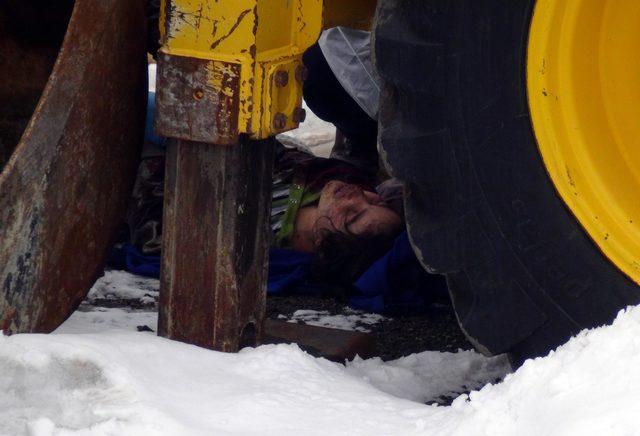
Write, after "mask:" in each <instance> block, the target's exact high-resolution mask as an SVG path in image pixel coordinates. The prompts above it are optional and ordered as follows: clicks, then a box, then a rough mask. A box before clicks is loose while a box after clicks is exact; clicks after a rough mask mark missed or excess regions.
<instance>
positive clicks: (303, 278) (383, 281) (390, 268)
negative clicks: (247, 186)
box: [109, 232, 446, 315]
mask: <svg viewBox="0 0 640 436" xmlns="http://www.w3.org/2000/svg"><path fill="white" fill-rule="evenodd" d="M311 261H312V256H311V255H310V254H307V253H301V252H297V251H294V250H290V249H283V248H271V250H270V251H269V282H268V286H267V292H268V294H270V295H286V294H317V293H318V292H319V290H320V289H323V288H324V289H326V286H324V287H323V286H317V285H316V286H314V284H313V283H310V282H309V278H310V277H309V271H310V267H311ZM109 263H110V264H111V265H112V266H114V267H116V268H123V269H126V270H128V271H131V272H132V273H135V274H139V275H143V276H148V277H159V275H160V256H146V255H144V254H142V253H140V252H139V251H138V250H137V249H136V248H135V247H133V246H131V245H124V246H122V247H120V248H116V249H114V250H113V252H112V253H111V256H110V259H109ZM441 297H446V285H445V283H444V279H443V278H442V277H440V276H434V275H431V274H427V273H426V272H425V271H424V270H423V268H422V266H421V265H420V263H419V262H418V260H417V259H416V257H415V255H414V253H413V250H412V249H411V245H410V244H409V237H408V236H407V234H406V232H404V233H402V234H401V235H400V236H398V238H396V240H395V242H394V245H393V247H392V248H391V250H389V252H388V253H387V254H386V255H384V256H383V257H382V258H380V259H379V260H378V261H376V262H375V263H374V264H373V265H371V267H370V268H369V269H368V270H367V271H366V272H365V273H364V274H363V275H362V276H361V277H360V278H359V279H358V280H357V281H356V282H355V283H354V289H353V293H352V295H351V297H350V300H349V306H351V307H353V308H354V309H359V310H364V311H367V312H375V313H384V314H390V315H406V314H413V313H419V312H422V311H424V310H425V309H426V308H427V307H428V306H429V305H430V304H431V303H432V302H433V301H434V300H435V299H438V298H441Z"/></svg>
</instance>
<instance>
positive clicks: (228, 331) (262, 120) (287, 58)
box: [155, 0, 322, 351]
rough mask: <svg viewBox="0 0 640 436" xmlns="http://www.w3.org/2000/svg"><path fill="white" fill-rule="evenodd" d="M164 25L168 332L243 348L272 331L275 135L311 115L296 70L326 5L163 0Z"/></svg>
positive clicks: (164, 322)
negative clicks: (267, 327)
mask: <svg viewBox="0 0 640 436" xmlns="http://www.w3.org/2000/svg"><path fill="white" fill-rule="evenodd" d="M161 22H162V24H161V27H160V29H161V40H162V47H161V49H160V51H159V53H158V78H157V92H156V117H155V122H156V130H157V132H158V133H159V134H160V135H162V136H165V137H168V138H173V139H171V145H170V146H169V150H168V154H167V171H166V176H165V182H166V186H165V216H164V224H163V225H164V228H163V238H164V241H163V260H162V272H161V292H160V319H159V327H158V332H159V334H160V335H162V336H165V337H168V338H171V339H177V340H180V341H184V342H190V343H193V344H197V345H201V346H204V347H208V348H213V349H216V350H221V351H235V350H237V349H238V348H239V347H241V346H243V345H254V344H255V343H256V342H259V341H260V337H261V335H262V320H263V318H264V310H265V298H266V296H265V294H266V292H265V291H266V289H265V287H266V280H267V250H268V238H267V236H268V232H269V228H268V226H269V209H270V202H271V201H270V200H271V196H270V192H271V170H272V165H273V161H272V160H273V152H274V147H273V140H272V139H266V138H269V137H272V136H274V135H276V134H277V133H280V132H282V131H284V130H290V129H293V128H296V127H297V126H298V123H299V122H300V121H301V120H302V118H303V117H302V114H303V112H302V109H301V105H302V77H303V75H302V74H300V75H299V76H300V79H298V78H297V77H298V75H296V71H298V70H300V71H301V69H302V59H301V58H302V53H303V52H304V51H305V50H306V49H307V48H308V47H310V46H311V45H312V44H313V43H314V42H315V41H316V40H317V38H318V36H319V34H320V30H321V26H322V2H318V1H316V0H313V1H306V0H305V1H301V2H298V1H296V2H291V1H287V0H277V1H274V0H215V1H214V0H170V1H169V0H164V1H163V3H162V9H161ZM273 29H278V30H277V31H274V30H273ZM285 78H286V80H285Z"/></svg>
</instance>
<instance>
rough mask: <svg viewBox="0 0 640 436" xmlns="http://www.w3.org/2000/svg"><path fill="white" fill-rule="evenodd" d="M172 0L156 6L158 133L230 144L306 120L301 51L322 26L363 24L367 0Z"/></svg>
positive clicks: (367, 20)
mask: <svg viewBox="0 0 640 436" xmlns="http://www.w3.org/2000/svg"><path fill="white" fill-rule="evenodd" d="M326 3H327V5H326V7H325V4H324V2H323V1H322V0H293V1H291V0H218V1H215V2H214V1H211V0H172V1H170V2H165V3H164V5H163V9H162V13H161V15H162V21H163V24H162V25H161V39H162V48H161V50H160V53H159V54H158V64H159V70H158V71H159V72H158V74H159V77H158V96H157V99H158V112H157V126H158V130H159V133H160V134H162V135H164V136H168V137H173V138H180V139H188V140H194V141H202V142H209V143H217V144H234V143H236V142H237V139H238V135H239V134H247V135H249V136H250V137H251V138H252V139H264V138H267V137H269V136H272V135H275V134H277V133H279V132H282V131H284V130H289V129H293V128H295V127H297V126H298V124H299V123H300V122H301V121H303V120H304V117H305V113H304V110H303V109H302V81H303V79H304V76H305V71H304V67H303V65H302V62H301V57H302V54H303V53H304V51H305V50H306V49H307V48H309V47H310V46H311V45H313V44H314V43H315V42H316V41H317V39H318V37H319V35H320V32H321V30H322V28H323V22H326V23H327V24H328V25H331V26H333V25H338V24H351V25H355V26H357V27H361V28H362V27H367V26H369V25H370V24H371V17H372V16H373V10H374V8H375V3H376V2H375V1H372V0H350V1H348V2H336V1H331V0H329V1H327V2H326Z"/></svg>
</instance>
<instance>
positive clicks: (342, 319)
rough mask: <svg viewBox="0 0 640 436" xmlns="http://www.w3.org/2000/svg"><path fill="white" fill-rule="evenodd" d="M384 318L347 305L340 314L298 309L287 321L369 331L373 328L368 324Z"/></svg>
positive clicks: (376, 322)
mask: <svg viewBox="0 0 640 436" xmlns="http://www.w3.org/2000/svg"><path fill="white" fill-rule="evenodd" d="M279 318H281V319H286V318H287V317H286V316H284V315H280V316H279ZM384 319H385V317H384V316H382V315H378V314H376V313H364V312H361V311H359V310H354V309H351V308H350V307H345V308H344V313H343V314H340V315H329V312H328V311H325V310H304V309H302V310H296V311H295V312H294V313H293V315H292V316H291V318H290V319H287V322H292V323H304V324H309V325H315V326H320V327H328V328H333V329H340V330H352V331H357V332H365V333H367V332H370V331H371V330H370V329H368V328H367V327H366V326H371V325H374V324H378V323H379V322H381V321H383V320H384Z"/></svg>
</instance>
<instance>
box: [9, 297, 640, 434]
mask: <svg viewBox="0 0 640 436" xmlns="http://www.w3.org/2000/svg"><path fill="white" fill-rule="evenodd" d="M466 353H469V355H466ZM469 357H471V359H470V358H469ZM451 359H453V360H451ZM458 359H460V360H458ZM463 361H466V362H468V364H469V366H468V367H467V368H462V369H463V371H462V373H460V374H459V376H460V377H463V378H464V377H467V376H468V375H469V374H471V373H474V372H481V371H487V374H488V373H491V372H494V373H498V371H497V370H496V367H497V365H499V362H497V360H496V361H494V362H487V361H481V360H480V359H479V357H478V356H477V355H475V354H471V353H470V352H465V354H464V355H460V354H459V353H458V355H457V357H454V356H449V355H443V356H440V359H439V360H436V359H435V356H428V355H422V354H420V355H416V356H411V357H407V358H405V359H400V360H398V361H395V362H390V363H386V364H384V363H382V362H379V361H376V360H375V359H373V360H369V361H360V360H356V361H354V362H351V363H349V364H348V365H347V366H344V365H340V364H336V363H332V362H329V361H327V360H324V359H318V358H313V357H311V356H310V355H308V354H306V353H304V352H302V351H301V350H300V349H299V348H298V347H296V346H295V345H268V346H262V347H259V348H256V349H245V350H243V351H242V352H240V353H238V354H224V353H218V352H213V351H208V350H204V349H201V348H198V347H195V346H190V345H185V344H181V343H177V342H172V341H169V340H165V339H162V338H158V337H156V336H154V335H152V334H148V333H136V332H125V331H122V330H112V331H108V332H101V333H93V334H54V335H26V334H25V335H14V336H11V337H0V368H2V371H0V392H2V395H0V434H6V435H12V436H13V435H22V434H28V435H34V436H45V435H46V436H49V435H72V434H73V435H79V434H82V435H205V434H206V435H211V434H215V435H402V436H408V435H465V436H467V435H491V436H495V435H524V436H527V435H532V436H534V435H535V436H538V435H543V434H544V435H598V436H600V435H634V434H639V433H640V430H639V429H640V426H639V425H638V424H639V421H640V370H639V369H638V368H640V308H639V307H635V308H631V309H629V310H628V311H626V312H622V313H621V314H620V315H619V317H618V319H617V320H616V321H615V323H614V324H613V325H612V326H608V327H603V328H598V329H594V330H592V331H585V332H583V333H581V334H580V335H578V336H577V337H576V338H573V339H572V340H571V341H570V342H569V343H568V344H566V345H564V346H562V347H560V348H559V349H558V350H557V351H556V352H554V353H551V354H550V355H549V356H547V357H545V358H540V359H536V360H532V361H527V362H526V363H525V364H524V365H523V367H521V368H520V369H519V370H518V371H517V372H515V373H514V374H512V375H509V376H507V378H506V379H505V381H504V382H501V383H499V384H495V385H487V386H485V387H484V388H482V389H481V390H480V391H477V392H472V393H471V394H470V395H469V396H466V395H463V396H461V397H459V398H458V399H457V400H455V401H454V403H453V404H452V405H451V406H449V407H442V406H426V405H424V404H422V403H420V402H418V401H421V400H422V399H423V397H421V393H420V392H416V390H417V387H416V386H419V385H429V381H431V382H432V383H433V385H432V386H435V385H436V384H437V383H439V382H441V381H442V380H440V379H441V378H443V377H445V376H446V375H445V374H444V373H443V372H442V371H445V368H447V367H457V366H458V365H459V364H460V363H461V362H463ZM494 365H495V366H494ZM443 367H444V368H443ZM437 368H440V370H439V371H435V372H430V371H434V370H435V369H437ZM458 369H460V368H458ZM391 385H392V388H394V389H396V390H397V391H396V392H393V389H392V388H389V387H388V386H391ZM414 389H415V390H414ZM385 391H386V392H385ZM411 400H418V401H411Z"/></svg>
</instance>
